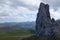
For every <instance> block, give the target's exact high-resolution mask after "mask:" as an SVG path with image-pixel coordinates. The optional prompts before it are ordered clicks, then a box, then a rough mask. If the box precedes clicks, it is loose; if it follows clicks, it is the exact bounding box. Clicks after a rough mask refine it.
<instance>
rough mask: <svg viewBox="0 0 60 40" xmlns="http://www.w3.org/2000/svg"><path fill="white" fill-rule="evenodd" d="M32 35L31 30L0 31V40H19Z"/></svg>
mask: <svg viewBox="0 0 60 40" xmlns="http://www.w3.org/2000/svg"><path fill="white" fill-rule="evenodd" d="M33 34H34V33H33V32H32V30H30V29H27V28H19V29H13V30H0V40H21V39H23V38H25V37H28V36H31V35H33Z"/></svg>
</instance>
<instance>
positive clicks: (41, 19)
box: [36, 3, 56, 36]
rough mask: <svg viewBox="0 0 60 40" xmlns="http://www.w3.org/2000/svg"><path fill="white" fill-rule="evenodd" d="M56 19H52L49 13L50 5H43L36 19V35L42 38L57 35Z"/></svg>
mask: <svg viewBox="0 0 60 40" xmlns="http://www.w3.org/2000/svg"><path fill="white" fill-rule="evenodd" d="M55 24H56V23H55V20H54V18H52V19H51V17H50V12H49V5H48V4H44V3H41V4H40V7H39V11H38V14H37V18H36V35H37V36H41V35H45V36H52V35H55V32H54V28H55V27H54V25H55Z"/></svg>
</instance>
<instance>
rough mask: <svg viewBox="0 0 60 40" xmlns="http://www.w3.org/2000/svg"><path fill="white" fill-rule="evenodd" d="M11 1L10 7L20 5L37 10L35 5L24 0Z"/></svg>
mask: <svg viewBox="0 0 60 40" xmlns="http://www.w3.org/2000/svg"><path fill="white" fill-rule="evenodd" d="M10 1H11V2H12V4H10V6H11V7H13V8H17V7H18V6H22V7H25V8H28V9H29V10H33V11H34V10H37V9H38V7H37V6H35V5H29V4H26V3H25V2H24V1H21V0H20V1H19V0H10Z"/></svg>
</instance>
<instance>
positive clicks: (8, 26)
mask: <svg viewBox="0 0 60 40" xmlns="http://www.w3.org/2000/svg"><path fill="white" fill-rule="evenodd" d="M14 28H15V29H16V28H28V29H35V22H19V23H16V22H10V23H0V29H3V30H4V29H5V30H10V29H14Z"/></svg>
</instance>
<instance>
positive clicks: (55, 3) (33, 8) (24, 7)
mask: <svg viewBox="0 0 60 40" xmlns="http://www.w3.org/2000/svg"><path fill="white" fill-rule="evenodd" d="M41 2H44V3H48V4H49V5H50V12H51V16H52V17H54V18H55V19H59V18H60V17H59V16H60V11H59V10H60V5H59V3H60V1H59V0H0V22H25V21H35V20H36V15H37V12H38V8H39V4H40V3H41Z"/></svg>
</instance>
